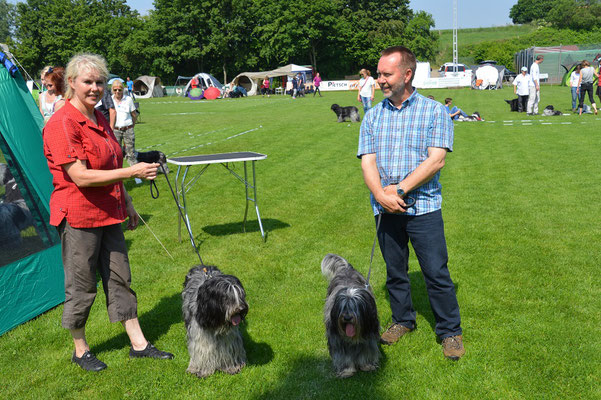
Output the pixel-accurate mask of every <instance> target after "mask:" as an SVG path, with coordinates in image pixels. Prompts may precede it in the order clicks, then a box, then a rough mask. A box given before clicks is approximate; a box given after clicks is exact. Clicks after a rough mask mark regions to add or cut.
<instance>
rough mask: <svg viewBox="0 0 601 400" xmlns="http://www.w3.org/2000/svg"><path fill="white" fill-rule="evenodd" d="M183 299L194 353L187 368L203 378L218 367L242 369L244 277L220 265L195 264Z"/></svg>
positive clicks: (229, 370)
mask: <svg viewBox="0 0 601 400" xmlns="http://www.w3.org/2000/svg"><path fill="white" fill-rule="evenodd" d="M182 300H183V304H182V311H183V314H184V322H185V324H186V331H187V334H188V353H189V354H190V364H189V365H188V369H187V371H188V372H189V373H191V374H195V375H196V376H198V377H199V378H204V377H206V376H209V375H212V374H213V373H214V372H215V371H217V370H219V371H223V372H226V373H228V374H237V373H238V372H240V370H241V369H242V368H243V367H244V366H245V365H246V351H245V350H244V343H243V341H242V335H241V334H240V330H239V329H238V325H239V324H240V323H241V322H242V321H243V320H244V317H245V316H246V313H247V312H248V304H247V303H246V292H245V291H244V288H243V287H242V284H241V283H240V280H239V279H238V278H236V277H235V276H232V275H225V274H222V273H221V271H220V270H219V269H218V268H217V267H213V266H206V267H201V266H195V267H193V268H192V269H190V271H189V272H188V274H187V275H186V280H185V282H184V290H183V292H182Z"/></svg>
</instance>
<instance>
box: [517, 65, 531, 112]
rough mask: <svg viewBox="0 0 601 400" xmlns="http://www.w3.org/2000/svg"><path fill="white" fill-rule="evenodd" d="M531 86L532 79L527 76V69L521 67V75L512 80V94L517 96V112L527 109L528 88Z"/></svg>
mask: <svg viewBox="0 0 601 400" xmlns="http://www.w3.org/2000/svg"><path fill="white" fill-rule="evenodd" d="M533 85H534V84H533V83H532V79H531V78H530V75H528V68H526V67H522V71H521V73H520V74H519V75H518V76H516V77H515V79H514V80H513V94H516V95H517V96H518V112H524V111H526V110H527V109H528V97H529V96H530V86H533Z"/></svg>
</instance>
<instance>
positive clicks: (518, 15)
mask: <svg viewBox="0 0 601 400" xmlns="http://www.w3.org/2000/svg"><path fill="white" fill-rule="evenodd" d="M553 3H554V2H553V1H552V0H518V2H517V3H516V4H514V5H513V7H511V10H510V11H509V18H511V20H512V21H513V23H514V24H527V23H528V22H532V21H534V20H540V19H545V17H546V16H547V14H548V13H549V11H550V10H551V9H552V8H553Z"/></svg>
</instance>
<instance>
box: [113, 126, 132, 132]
mask: <svg viewBox="0 0 601 400" xmlns="http://www.w3.org/2000/svg"><path fill="white" fill-rule="evenodd" d="M133 127H134V126H133V125H129V126H124V127H123V128H117V127H115V130H116V131H126V130H128V129H129V128H133Z"/></svg>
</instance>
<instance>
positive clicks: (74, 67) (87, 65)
mask: <svg viewBox="0 0 601 400" xmlns="http://www.w3.org/2000/svg"><path fill="white" fill-rule="evenodd" d="M90 71H94V72H96V73H98V75H100V77H101V78H102V79H103V80H104V82H105V83H106V80H107V78H108V76H109V70H108V68H107V67H106V60H105V59H104V58H103V57H102V56H99V55H97V54H90V53H81V54H76V55H74V56H73V58H71V60H69V63H68V64H67V69H66V71H65V86H66V88H65V89H66V90H65V98H67V99H71V98H73V95H74V94H75V93H74V92H73V89H72V88H71V85H70V84H69V81H74V80H75V78H77V77H78V76H79V75H81V74H83V73H86V72H90Z"/></svg>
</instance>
